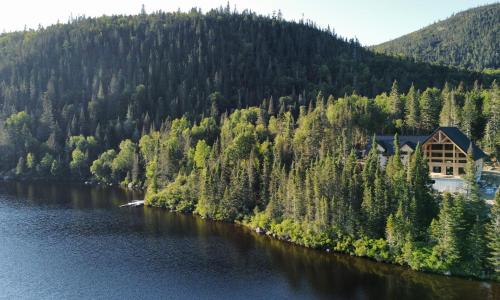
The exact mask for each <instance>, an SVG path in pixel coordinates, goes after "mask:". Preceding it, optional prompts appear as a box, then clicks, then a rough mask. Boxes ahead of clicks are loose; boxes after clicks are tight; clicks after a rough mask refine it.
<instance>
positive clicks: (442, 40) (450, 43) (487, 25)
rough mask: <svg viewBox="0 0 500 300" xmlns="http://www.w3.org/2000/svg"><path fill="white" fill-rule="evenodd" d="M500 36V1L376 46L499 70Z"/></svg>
mask: <svg viewBox="0 0 500 300" xmlns="http://www.w3.org/2000/svg"><path fill="white" fill-rule="evenodd" d="M499 36H500V3H496V4H491V5H486V6H481V7H477V8H473V9H469V10H466V11H464V12H461V13H458V14H456V15H453V16H451V17H450V18H448V19H446V20H443V21H439V22H436V23H434V24H432V25H429V26H427V27H425V28H423V29H420V30H418V31H415V32H412V33H410V34H407V35H404V36H402V37H399V38H397V39H395V40H392V41H388V42H385V43H382V44H380V45H377V46H374V47H373V49H374V50H375V51H376V52H380V53H387V54H392V55H398V56H404V57H409V58H412V59H414V60H416V61H423V62H429V63H435V64H441V65H449V66H455V67H461V68H466V69H474V70H483V69H499V68H500V40H499V39H498V37H499Z"/></svg>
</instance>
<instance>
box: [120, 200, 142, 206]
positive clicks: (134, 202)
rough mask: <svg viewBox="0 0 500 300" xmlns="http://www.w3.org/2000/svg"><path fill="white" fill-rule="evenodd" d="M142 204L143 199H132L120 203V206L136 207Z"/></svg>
mask: <svg viewBox="0 0 500 300" xmlns="http://www.w3.org/2000/svg"><path fill="white" fill-rule="evenodd" d="M142 205H144V200H133V201H131V202H129V203H126V204H123V205H120V207H136V206H142Z"/></svg>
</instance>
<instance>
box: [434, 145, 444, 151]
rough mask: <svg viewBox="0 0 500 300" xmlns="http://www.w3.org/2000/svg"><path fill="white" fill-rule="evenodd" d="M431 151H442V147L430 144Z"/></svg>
mask: <svg viewBox="0 0 500 300" xmlns="http://www.w3.org/2000/svg"><path fill="white" fill-rule="evenodd" d="M431 149H432V150H443V145H442V144H432V145H431Z"/></svg>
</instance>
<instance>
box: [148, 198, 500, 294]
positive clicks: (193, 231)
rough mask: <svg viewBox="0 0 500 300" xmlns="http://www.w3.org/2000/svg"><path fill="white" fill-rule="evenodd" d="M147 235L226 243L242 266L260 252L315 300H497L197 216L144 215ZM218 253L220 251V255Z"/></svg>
mask: <svg viewBox="0 0 500 300" xmlns="http://www.w3.org/2000/svg"><path fill="white" fill-rule="evenodd" d="M144 214H145V225H146V227H147V231H148V232H149V233H154V234H159V235H161V234H168V235H174V236H175V235H182V236H186V235H190V236H195V237H196V238H198V239H201V240H203V239H206V240H207V239H209V238H213V237H214V236H215V237H224V239H225V240H227V241H229V242H230V243H231V245H232V246H233V247H234V249H236V250H237V251H227V255H228V257H227V259H229V260H232V261H233V263H235V264H237V265H244V264H245V263H246V262H247V260H248V255H249V254H251V253H252V252H253V251H256V250H258V252H259V253H263V255H264V256H265V258H266V261H267V262H268V263H269V264H271V267H272V268H273V269H274V270H276V271H278V272H280V273H282V274H283V276H284V277H285V278H286V279H287V282H288V284H289V286H290V287H291V288H292V289H300V288H301V286H302V285H304V284H307V285H308V286H309V287H311V288H312V289H313V290H314V291H315V292H316V293H318V295H319V296H324V297H332V295H333V297H339V298H358V297H361V298H365V297H370V295H377V298H380V299H382V298H385V299H387V298H392V299H426V298H434V299H436V298H439V299H457V298H459V299H498V296H499V295H500V285H499V284H497V283H489V284H485V283H481V282H478V281H470V280H465V279H461V278H450V277H445V276H440V275H434V274H425V273H421V272H416V271H412V270H410V269H407V268H404V267H399V266H394V265H388V264H382V263H377V262H374V261H370V260H368V259H362V258H356V257H351V256H348V255H342V254H333V253H325V252H321V251H315V250H311V249H307V248H304V247H300V246H295V245H292V244H289V243H286V242H282V241H278V240H275V239H271V238H269V237H267V236H261V235H258V234H256V233H254V232H253V231H251V230H249V229H247V228H244V227H242V226H238V225H234V224H225V223H220V222H213V221H209V220H203V219H201V218H199V217H196V216H191V215H183V214H177V213H169V212H167V211H165V210H162V209H150V208H145V209H144ZM221 251H224V250H223V249H221Z"/></svg>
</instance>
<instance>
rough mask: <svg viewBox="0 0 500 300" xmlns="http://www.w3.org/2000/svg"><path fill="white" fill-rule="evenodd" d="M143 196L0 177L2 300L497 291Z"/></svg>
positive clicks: (485, 294) (482, 294)
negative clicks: (299, 242)
mask: <svg viewBox="0 0 500 300" xmlns="http://www.w3.org/2000/svg"><path fill="white" fill-rule="evenodd" d="M140 197H141V195H140V194H135V195H134V193H131V192H126V191H124V190H122V189H118V188H102V187H89V186H79V185H68V184H64V185H63V184H60V185H58V184H44V183H37V184H29V183H12V182H11V183H5V182H4V183H0V298H5V299H18V298H23V299H75V298H85V299H160V298H162V299H500V284H498V283H491V282H481V281H474V280H466V279H461V278H450V277H445V276H439V275H432V274H425V273H420V272H415V271H411V270H409V269H407V268H403V267H398V266H393V265H387V264H382V263H376V262H373V261H370V260H367V259H362V258H355V257H349V256H347V255H340V254H333V253H325V252H320V251H315V250H311V249H306V248H303V247H298V246H294V245H291V244H288V243H285V242H280V241H276V240H273V239H270V238H268V237H266V236H260V235H257V234H256V233H254V232H252V231H250V230H248V229H246V228H243V227H241V226H237V225H233V224H225V223H218V222H211V221H206V220H202V219H201V218H198V217H195V216H191V215H183V214H177V213H170V212H167V211H165V210H162V209H157V208H148V207H136V208H119V207H118V206H119V205H120V204H124V203H126V202H128V201H131V200H133V199H138V198H140Z"/></svg>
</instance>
